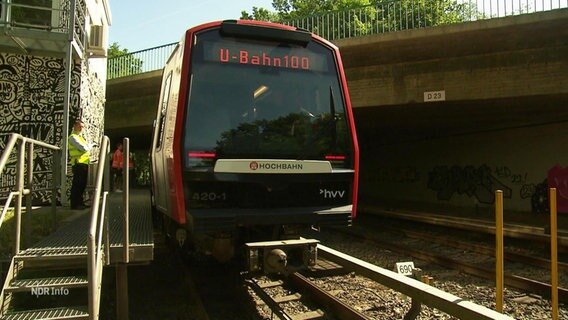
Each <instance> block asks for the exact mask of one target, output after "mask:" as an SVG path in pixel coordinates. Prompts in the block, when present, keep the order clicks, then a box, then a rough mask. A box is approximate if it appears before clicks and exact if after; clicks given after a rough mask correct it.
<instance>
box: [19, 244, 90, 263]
mask: <svg viewBox="0 0 568 320" xmlns="http://www.w3.org/2000/svg"><path fill="white" fill-rule="evenodd" d="M84 257H87V248H85V247H77V248H31V249H27V250H25V251H22V252H20V253H18V254H17V255H16V256H15V257H14V259H16V260H17V261H30V260H60V259H76V258H84Z"/></svg>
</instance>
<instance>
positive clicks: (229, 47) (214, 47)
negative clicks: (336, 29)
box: [203, 41, 328, 72]
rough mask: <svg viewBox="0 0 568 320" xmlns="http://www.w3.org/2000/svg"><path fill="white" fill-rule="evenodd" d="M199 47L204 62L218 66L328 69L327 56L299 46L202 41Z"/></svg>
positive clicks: (322, 70)
mask: <svg viewBox="0 0 568 320" xmlns="http://www.w3.org/2000/svg"><path fill="white" fill-rule="evenodd" d="M203 48H204V58H205V60H206V61H213V62H219V63H221V64H239V65H248V66H259V67H273V68H284V69H295V70H304V71H319V72H325V71H327V70H328V63H327V61H326V57H328V56H327V55H322V54H317V53H314V52H312V51H310V50H308V49H305V48H302V47H293V48H291V47H280V46H277V47H270V46H264V45H259V44H252V43H239V42H228V41H219V42H210V41H205V42H204V43H203Z"/></svg>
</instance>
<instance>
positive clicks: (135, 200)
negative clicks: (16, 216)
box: [16, 189, 154, 261]
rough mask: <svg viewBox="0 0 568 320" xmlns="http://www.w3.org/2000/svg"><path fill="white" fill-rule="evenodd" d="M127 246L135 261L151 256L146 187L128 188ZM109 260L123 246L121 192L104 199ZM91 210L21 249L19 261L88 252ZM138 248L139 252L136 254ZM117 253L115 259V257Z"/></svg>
mask: <svg viewBox="0 0 568 320" xmlns="http://www.w3.org/2000/svg"><path fill="white" fill-rule="evenodd" d="M129 206H130V223H129V224H130V248H131V250H133V257H135V259H134V260H136V261H147V260H151V259H152V257H153V249H154V237H153V226H152V210H151V203H150V193H149V191H148V190H139V189H134V190H130V203H129ZM106 208H107V212H108V219H109V235H110V237H109V239H110V247H111V260H113V261H120V260H121V259H122V258H121V257H120V256H121V254H122V253H121V252H120V251H121V250H117V249H120V248H122V247H123V241H122V240H123V230H122V226H123V224H124V222H123V214H122V210H123V200H122V194H118V193H113V194H110V196H109V197H108V199H107V207H106ZM89 223H90V211H86V212H84V213H83V214H81V216H79V217H77V218H76V219H74V220H73V221H71V222H70V223H68V224H67V225H65V226H63V227H61V228H60V229H58V230H57V231H56V232H54V233H52V234H51V235H49V236H48V237H46V238H44V239H43V240H41V241H40V242H38V243H36V244H35V245H33V246H32V247H30V248H28V249H26V250H24V251H22V252H20V254H18V255H17V256H16V259H19V260H33V259H44V260H46V259H66V258H69V259H71V258H80V257H83V256H85V257H86V255H87V234H88V229H89ZM137 251H140V252H141V253H140V254H137ZM115 255H116V256H117V257H116V258H114V256H115Z"/></svg>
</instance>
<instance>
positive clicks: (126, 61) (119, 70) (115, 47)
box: [107, 42, 142, 79]
mask: <svg viewBox="0 0 568 320" xmlns="http://www.w3.org/2000/svg"><path fill="white" fill-rule="evenodd" d="M107 57H108V61H107V72H108V78H109V79H114V78H118V77H124V76H128V75H133V74H137V73H140V72H141V71H142V60H141V59H140V58H137V57H136V56H134V55H133V54H131V53H129V52H128V49H126V48H125V49H121V48H120V45H119V44H118V43H116V42H114V43H112V44H111V45H110V47H109V48H108V50H107Z"/></svg>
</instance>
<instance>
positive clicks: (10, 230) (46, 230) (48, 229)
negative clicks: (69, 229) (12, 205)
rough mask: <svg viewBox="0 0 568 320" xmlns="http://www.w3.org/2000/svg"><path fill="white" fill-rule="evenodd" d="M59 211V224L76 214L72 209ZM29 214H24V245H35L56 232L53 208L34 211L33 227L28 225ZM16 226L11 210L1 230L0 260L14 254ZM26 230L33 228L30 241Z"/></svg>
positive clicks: (41, 208)
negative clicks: (26, 236)
mask: <svg viewBox="0 0 568 320" xmlns="http://www.w3.org/2000/svg"><path fill="white" fill-rule="evenodd" d="M57 210H58V211H57V221H58V223H61V221H63V220H64V219H66V218H68V217H70V216H71V215H73V214H75V212H74V211H72V210H70V209H63V208H58V209H57ZM27 214H28V213H26V212H23V213H22V233H21V236H22V238H21V243H22V244H24V243H30V244H35V243H36V242H38V241H40V240H41V239H43V238H44V237H46V236H48V235H50V234H51V233H53V232H54V231H55V228H54V226H55V224H54V221H53V215H52V213H51V207H40V208H37V209H33V210H32V212H31V215H32V218H31V226H29V225H28V224H27V221H28V220H27V217H26V215H27ZM15 225H16V219H15V218H14V210H13V209H9V211H8V212H7V213H6V216H5V217H4V221H3V223H2V227H1V228H0V258H1V257H7V256H9V255H11V254H12V251H13V248H14V240H15V236H14V235H15V232H14V230H15ZM26 228H31V232H30V236H31V239H30V240H29V241H28V240H27V239H26V238H25V235H26V232H25V230H26Z"/></svg>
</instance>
